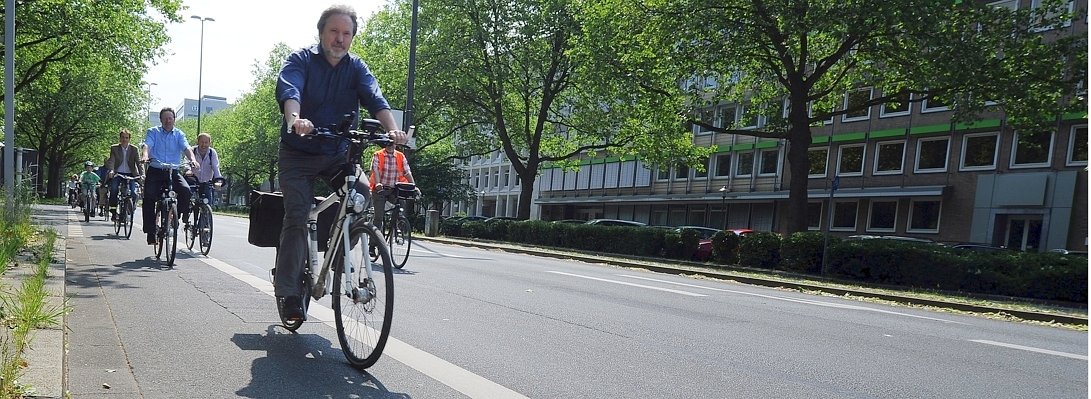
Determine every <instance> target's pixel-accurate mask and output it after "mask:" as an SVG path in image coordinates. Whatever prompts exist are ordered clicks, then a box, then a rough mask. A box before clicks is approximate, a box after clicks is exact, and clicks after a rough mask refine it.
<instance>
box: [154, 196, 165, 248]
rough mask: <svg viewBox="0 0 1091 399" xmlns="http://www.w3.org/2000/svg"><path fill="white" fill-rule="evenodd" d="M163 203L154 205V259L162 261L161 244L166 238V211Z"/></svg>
mask: <svg viewBox="0 0 1091 399" xmlns="http://www.w3.org/2000/svg"><path fill="white" fill-rule="evenodd" d="M164 207H165V205H163V203H158V204H155V219H154V220H155V258H156V259H163V242H164V241H165V240H164V237H166V232H167V223H166V220H167V219H166V217H165V215H166V213H167V212H166V210H165V209H163V208H164Z"/></svg>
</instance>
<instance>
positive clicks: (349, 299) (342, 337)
mask: <svg viewBox="0 0 1091 399" xmlns="http://www.w3.org/2000/svg"><path fill="white" fill-rule="evenodd" d="M349 232H350V234H349V237H350V238H351V240H350V242H349V244H350V245H352V246H351V250H350V251H349V256H347V257H345V256H343V255H341V254H340V253H338V252H334V253H335V254H337V255H335V256H337V257H336V258H335V261H334V264H333V270H332V271H333V278H334V279H333V293H332V297H333V312H334V316H336V319H337V339H338V341H340V343H341V350H342V351H343V352H345V357H346V358H348V361H349V363H350V364H352V365H353V366H354V367H356V368H358V369H361V370H362V369H366V368H368V367H371V366H372V365H374V364H375V362H376V361H378V360H379V356H381V355H382V353H383V348H384V347H386V341H387V338H389V337H390V325H391V318H392V317H393V315H394V269H393V265H392V261H391V258H390V250H389V249H388V248H387V247H386V243H385V242H383V241H382V238H381V236H380V235H379V234H378V233H376V232H375V229H374V228H373V227H372V226H371V225H370V224H368V223H367V222H366V221H363V220H359V221H357V222H356V223H353V224H352V227H351V229H350V230H349ZM364 237H367V240H368V241H370V242H371V244H373V245H374V247H375V251H376V252H378V254H379V258H380V259H382V262H381V263H372V262H371V261H370V259H369V256H368V248H367V246H365V245H364V244H363V241H364V240H363V238H364ZM344 244H345V243H341V244H339V245H338V246H337V247H338V248H337V249H336V250H338V251H340V250H341V249H340V248H339V247H340V245H344ZM331 250H332V249H331ZM365 267H367V268H370V269H371V278H370V279H369V278H368V274H367V271H366V270H365V269H364V268H365ZM346 270H347V273H346V272H345V271H346ZM346 276H347V277H348V278H350V279H351V281H349V284H348V286H350V287H351V288H350V289H349V290H348V292H344V291H345V289H344V285H342V284H343V282H342V279H343V278H345V277H346Z"/></svg>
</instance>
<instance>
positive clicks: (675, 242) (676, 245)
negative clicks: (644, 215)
mask: <svg viewBox="0 0 1091 399" xmlns="http://www.w3.org/2000/svg"><path fill="white" fill-rule="evenodd" d="M682 246H683V244H682V235H681V234H678V233H676V232H674V231H670V230H666V231H664V233H663V250H662V251H661V254H662V256H663V257H664V258H669V259H680V258H681V257H682Z"/></svg>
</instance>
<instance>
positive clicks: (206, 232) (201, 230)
mask: <svg viewBox="0 0 1091 399" xmlns="http://www.w3.org/2000/svg"><path fill="white" fill-rule="evenodd" d="M200 209H201V217H200V218H198V219H197V224H196V226H194V227H195V228H196V230H197V236H198V238H199V239H200V241H201V255H206V256H207V255H208V251H209V250H211V249H212V207H210V206H208V204H204V205H202V206H201V208H200Z"/></svg>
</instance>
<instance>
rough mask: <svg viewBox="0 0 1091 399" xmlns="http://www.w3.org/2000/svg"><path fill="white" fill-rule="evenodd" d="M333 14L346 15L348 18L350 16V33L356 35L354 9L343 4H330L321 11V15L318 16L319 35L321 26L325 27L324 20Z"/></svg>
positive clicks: (320, 34)
mask: <svg viewBox="0 0 1091 399" xmlns="http://www.w3.org/2000/svg"><path fill="white" fill-rule="evenodd" d="M334 15H348V17H349V18H352V35H353V36H356V28H357V24H358V22H357V20H356V10H354V9H353V8H352V7H350V6H347V5H344V4H337V5H332V6H330V8H327V9H326V11H322V16H321V17H318V35H319V36H322V28H325V27H326V20H328V19H329V18H330V17H332V16H334Z"/></svg>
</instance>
